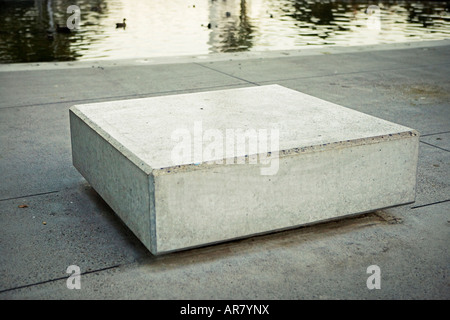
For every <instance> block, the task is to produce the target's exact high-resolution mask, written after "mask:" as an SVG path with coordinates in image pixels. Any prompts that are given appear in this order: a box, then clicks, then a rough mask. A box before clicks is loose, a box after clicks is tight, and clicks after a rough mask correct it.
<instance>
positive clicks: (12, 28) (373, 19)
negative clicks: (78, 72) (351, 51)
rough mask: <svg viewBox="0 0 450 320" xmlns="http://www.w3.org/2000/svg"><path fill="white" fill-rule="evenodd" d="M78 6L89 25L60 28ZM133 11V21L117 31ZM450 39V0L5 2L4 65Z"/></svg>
mask: <svg viewBox="0 0 450 320" xmlns="http://www.w3.org/2000/svg"><path fill="white" fill-rule="evenodd" d="M73 4H76V5H77V6H78V7H79V8H80V10H81V15H80V24H79V28H78V29H77V30H76V31H73V32H71V33H68V34H65V33H58V32H57V30H56V24H60V25H66V21H67V20H68V19H69V18H70V17H71V16H72V14H73V13H72V12H71V11H70V12H69V13H67V8H68V7H69V6H70V5H73ZM367 9H369V10H367ZM123 18H126V19H127V20H126V27H125V28H116V23H118V22H122V20H123ZM71 21H74V20H71ZM446 38H450V4H449V2H447V1H443V2H438V1H377V2H375V1H337V0H336V1H331V0H329V1H325V0H322V1H306V0H187V1H186V0H0V62H3V63H5V62H38V61H66V60H87V59H120V58H134V57H154V56H170V55H185V54H206V53H212V52H233V51H263V50H285V49H297V48H301V47H304V46H310V45H360V44H376V43H392V42H400V41H414V40H432V39H446Z"/></svg>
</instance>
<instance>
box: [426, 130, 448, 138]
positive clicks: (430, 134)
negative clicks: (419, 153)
mask: <svg viewBox="0 0 450 320" xmlns="http://www.w3.org/2000/svg"><path fill="white" fill-rule="evenodd" d="M445 133H450V131H444V132H437V133H427V134H422V135H420V137H428V136H435V135H438V134H445Z"/></svg>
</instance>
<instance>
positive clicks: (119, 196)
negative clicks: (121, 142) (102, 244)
mask: <svg viewBox="0 0 450 320" xmlns="http://www.w3.org/2000/svg"><path fill="white" fill-rule="evenodd" d="M70 131H71V139H72V159H73V165H74V166H75V168H76V169H77V170H78V171H79V172H80V173H81V174H82V175H83V177H84V178H85V179H86V180H87V181H88V182H89V184H90V185H91V186H92V187H93V188H94V189H95V191H96V192H97V193H98V194H99V195H100V196H101V197H102V198H103V200H105V202H106V203H107V204H108V205H109V206H110V207H111V208H112V209H113V210H114V212H115V213H116V214H117V215H118V216H119V217H120V219H121V220H122V221H123V222H124V223H125V224H126V225H127V226H128V227H129V228H130V230H131V231H132V232H133V233H134V234H135V235H136V236H137V237H138V238H139V239H140V240H141V242H142V243H143V244H144V245H145V246H146V247H147V248H148V249H149V250H150V251H153V250H154V243H153V242H152V241H151V235H150V230H151V226H150V213H149V212H150V207H151V205H152V204H153V203H154V202H153V201H152V199H151V197H152V196H153V194H150V192H149V185H150V184H149V176H148V175H147V174H145V173H144V172H143V171H142V170H140V169H139V168H138V167H137V166H136V165H135V164H134V163H132V162H131V161H130V160H129V159H127V158H126V157H125V156H124V155H123V154H122V153H120V152H119V151H118V150H117V149H116V148H114V147H113V146H111V144H110V143H108V142H107V141H106V140H105V139H103V138H102V137H101V136H100V135H99V134H98V133H97V132H95V130H93V129H92V128H91V127H89V126H88V125H87V124H86V123H85V122H84V121H83V120H81V119H80V118H79V117H78V116H77V115H76V114H75V113H73V112H70Z"/></svg>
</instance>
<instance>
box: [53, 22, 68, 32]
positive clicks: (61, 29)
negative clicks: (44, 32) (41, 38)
mask: <svg viewBox="0 0 450 320" xmlns="http://www.w3.org/2000/svg"><path fill="white" fill-rule="evenodd" d="M56 32H58V33H71V32H72V31H71V30H70V29H69V28H68V27H61V26H60V25H59V24H58V23H57V24H56Z"/></svg>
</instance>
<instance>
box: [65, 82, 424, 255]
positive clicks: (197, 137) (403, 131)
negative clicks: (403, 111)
mask: <svg viewBox="0 0 450 320" xmlns="http://www.w3.org/2000/svg"><path fill="white" fill-rule="evenodd" d="M70 127H71V139H72V156H73V164H74V166H75V167H76V168H77V169H78V171H79V172H80V173H81V174H82V175H83V176H84V177H85V178H86V180H87V181H88V182H89V183H90V184H91V185H92V187H93V188H94V189H95V190H96V191H97V192H98V193H99V194H100V196H101V197H102V198H103V199H104V200H105V201H106V202H107V203H108V204H109V205H110V206H111V208H112V209H113V210H114V211H115V212H116V214H117V215H118V216H119V217H120V218H121V219H122V220H123V221H124V222H125V224H126V225H127V226H128V227H129V228H130V229H131V230H132V231H133V232H134V233H135V234H136V236H137V237H138V238H139V239H140V240H141V241H142V243H143V244H144V245H145V246H146V247H147V248H148V249H149V250H150V251H151V252H152V253H153V254H160V253H166V252H171V251H176V250H181V249H187V248H192V247H197V246H202V245H206V244H212V243H217V242H222V241H226V240H231V239H237V238H242V237H247V236H251V235H256V234H261V233H267V232H272V231H277V230H284V229H288V228H294V227H297V226H301V225H305V224H310V223H315V222H318V221H325V220H329V219H335V218H339V217H344V216H348V215H353V214H360V213H365V212H369V211H374V210H377V209H381V208H386V207H391V206H397V205H401V204H407V203H411V202H414V200H415V188H416V170H417V159H418V148H419V134H418V132H417V131H415V130H413V129H410V128H407V127H404V126H401V125H398V124H395V123H391V122H388V121H385V120H382V119H379V118H375V117H372V116H369V115H366V114H363V113H360V112H357V111H354V110H351V109H348V108H345V107H342V106H339V105H336V104H333V103H330V102H327V101H323V100H321V99H318V98H315V97H312V96H309V95H306V94H303V93H300V92H297V91H294V90H290V89H287V88H284V87H282V86H278V85H269V86H261V87H251V88H239V89H230V90H220V91H212V92H201V93H191V94H179V95H171V96H163V97H152V98H145V99H135V100H125V101H113V102H103V103H95V104H85V105H78V106H73V107H71V108H70Z"/></svg>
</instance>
